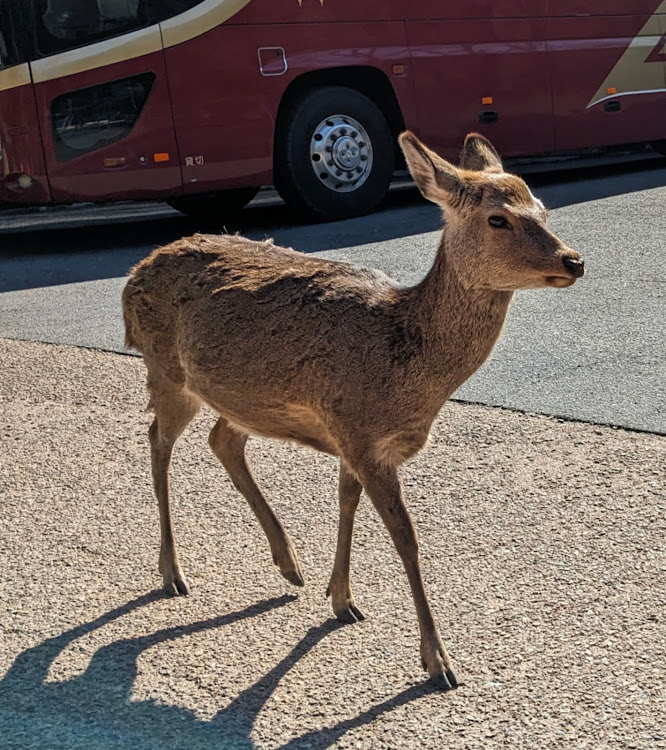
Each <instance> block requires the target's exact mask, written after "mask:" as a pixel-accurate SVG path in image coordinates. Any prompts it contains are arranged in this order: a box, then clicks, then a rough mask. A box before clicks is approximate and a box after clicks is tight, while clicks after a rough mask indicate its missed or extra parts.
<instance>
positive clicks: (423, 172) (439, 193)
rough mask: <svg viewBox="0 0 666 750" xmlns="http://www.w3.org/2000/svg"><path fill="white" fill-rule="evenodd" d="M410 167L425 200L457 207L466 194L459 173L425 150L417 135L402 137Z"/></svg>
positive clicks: (405, 133)
mask: <svg viewBox="0 0 666 750" xmlns="http://www.w3.org/2000/svg"><path fill="white" fill-rule="evenodd" d="M399 140H400V147H401V148H402V153H403V154H404V155H405V160H406V161H407V166H408V167H409V171H410V172H411V174H412V177H413V178H414V182H416V184H417V186H418V188H419V190H420V191H421V193H422V195H423V197H424V198H427V199H428V200H429V201H432V202H433V203H438V204H439V205H440V206H444V207H451V206H454V205H457V204H458V203H459V201H460V196H461V194H462V192H463V190H464V184H463V180H462V177H461V175H460V170H459V169H458V168H457V167H455V166H454V165H453V164H449V162H448V161H445V160H444V159H442V158H441V156H438V155H437V154H436V153H435V152H434V151H431V150H430V149H429V148H427V147H426V146H424V145H423V144H422V143H421V141H420V140H419V139H418V138H417V137H416V136H415V135H414V133H412V132H410V131H409V130H406V131H405V132H404V133H402V134H401V135H400V139H399Z"/></svg>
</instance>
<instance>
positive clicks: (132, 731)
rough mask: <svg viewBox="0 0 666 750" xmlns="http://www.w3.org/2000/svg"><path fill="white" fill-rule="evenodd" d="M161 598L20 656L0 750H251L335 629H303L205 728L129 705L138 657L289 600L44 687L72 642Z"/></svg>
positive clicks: (319, 734)
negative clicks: (291, 682)
mask: <svg viewBox="0 0 666 750" xmlns="http://www.w3.org/2000/svg"><path fill="white" fill-rule="evenodd" d="M161 597H162V594H160V593H151V594H146V595H144V596H141V597H139V598H137V599H134V600H132V601H130V602H128V603H127V604H124V605H123V606H121V607H118V608H116V609H114V610H111V611H110V612H107V613H105V614H103V615H101V616H100V617H98V618H97V619H95V620H93V621H91V622H88V623H84V624H82V625H79V626H77V627H74V628H72V629H71V630H68V631H66V632H64V633H62V634H61V635H59V636H56V637H55V638H49V639H47V640H45V641H43V642H42V643H40V644H39V645H38V646H35V647H34V648H30V649H27V650H26V651H24V652H22V653H21V654H20V655H19V656H18V657H17V659H16V660H15V662H14V664H13V665H12V666H11V667H10V669H9V671H8V672H7V673H6V675H5V676H4V678H3V679H2V680H1V681H0V738H2V739H0V747H2V748H14V747H15V748H17V749H18V748H21V749H22V750H24V749H25V748H33V747H34V748H47V747H48V748H49V750H58V749H59V748H63V749H64V748H67V750H78V749H79V748H81V749H83V748H85V749H86V750H112V749H114V750H116V749H118V750H120V748H123V750H124V749H125V748H132V750H148V749H151V750H153V749H157V748H159V749H160V750H162V748H167V747H169V748H183V749H185V748H187V750H203V749H204V748H206V750H218V749H220V750H221V749H222V748H229V749H231V748H233V749H234V750H253V748H255V744H254V742H253V740H252V737H251V734H252V728H253V726H254V722H255V720H256V718H257V716H258V714H259V713H260V711H261V709H262V707H263V706H264V704H265V703H266V701H267V700H268V699H269V698H270V696H271V695H272V693H273V691H274V690H275V688H276V687H277V685H278V683H279V682H280V680H281V679H282V677H284V675H285V674H287V672H289V670H290V669H291V668H292V667H293V666H294V665H295V664H296V663H297V662H298V661H299V659H300V658H301V657H303V656H304V655H305V654H307V653H308V652H309V651H310V650H311V649H312V648H314V647H315V646H316V645H317V644H318V643H319V642H320V641H321V640H322V639H323V638H325V637H326V636H327V635H328V634H330V633H331V632H333V631H334V630H336V629H337V628H339V627H342V626H341V625H340V623H338V622H337V621H335V620H327V621H325V622H324V623H323V624H321V625H318V626H313V627H311V628H310V629H309V630H308V631H307V633H306V634H305V636H304V637H303V638H302V639H301V640H300V641H299V642H298V643H297V644H296V645H295V646H294V648H293V649H292V650H291V651H290V653H289V654H287V656H285V657H284V658H283V659H282V660H281V661H279V662H278V663H277V664H275V666H273V668H272V669H270V671H268V672H267V673H266V674H265V675H263V676H262V677H261V678H260V679H258V680H257V681H256V682H255V683H254V684H253V685H251V686H250V687H249V688H247V689H246V690H243V691H242V692H241V693H239V695H238V696H237V697H236V698H234V700H233V701H232V702H231V703H230V704H228V705H227V706H226V707H225V708H223V709H222V710H221V711H219V712H218V713H217V714H216V715H215V716H214V717H213V718H212V720H210V721H202V720H201V719H199V718H198V717H197V716H196V715H195V714H194V713H193V712H192V711H190V710H188V709H185V708H180V707H177V706H172V705H165V704H161V703H157V702H155V701H153V700H142V701H135V700H130V694H131V690H132V685H133V683H134V680H135V677H136V674H137V659H138V657H139V656H140V655H141V653H142V652H143V651H145V650H146V649H148V648H150V647H151V646H155V645H156V644H158V643H162V642H164V641H168V640H174V639H177V638H179V637H180V636H182V635H188V634H192V633H198V632H202V631H205V630H209V629H213V628H220V627H223V626H225V625H229V624H231V623H234V622H237V621H239V620H243V619H246V618H251V617H254V616H256V615H259V614H262V613H265V612H268V611H270V610H272V609H275V608H277V607H282V606H285V605H286V604H288V603H289V602H290V601H293V600H294V599H295V597H293V596H282V597H279V598H275V599H267V600H265V601H261V602H258V603H256V604H253V605H252V606H250V607H247V608H246V609H243V610H240V611H238V612H231V613H228V614H225V615H220V616H219V617H214V618H211V619H208V620H202V621H199V622H194V623H190V624H187V625H183V626H182V627H172V628H165V629H163V630H159V631H157V632H155V633H152V634H150V635H144V636H139V637H136V638H128V639H121V640H118V641H115V642H113V643H111V644H109V645H107V646H103V647H101V648H100V649H99V650H98V651H97V652H96V653H95V654H94V656H93V658H92V660H91V662H90V664H89V666H88V667H87V669H86V670H85V672H83V673H82V674H80V675H78V676H76V677H74V678H72V679H69V680H67V681H65V682H47V675H48V672H49V668H50V666H51V664H52V663H53V662H54V660H55V659H56V658H57V657H58V655H59V654H60V653H61V652H62V651H63V650H64V649H65V648H67V647H68V646H69V645H70V644H72V643H73V642H74V641H75V640H76V639H78V638H80V637H82V636H84V635H86V634H88V633H90V632H92V631H94V630H97V629H98V628H100V627H102V626H104V625H106V624H108V623H110V622H112V621H113V620H115V619H117V618H118V617H121V616H122V615H125V614H128V613H130V612H132V611H133V610H136V609H138V608H139V607H142V606H145V605H147V604H149V603H150V602H153V601H155V600H157V599H159V598H161ZM433 692H435V689H434V688H433V686H432V685H431V684H430V683H427V682H423V683H419V684H416V685H413V686H411V687H409V688H407V689H406V690H403V691H402V692H400V693H398V694H396V695H394V696H392V697H391V698H389V699H387V700H386V701H384V702H382V703H379V704H377V705H375V706H372V707H371V708H369V709H367V710H365V711H363V712H361V713H359V714H358V715H357V716H355V717H353V718H350V719H346V720H343V721H340V722H338V723H336V724H333V725H331V726H327V727H322V728H321V729H318V730H315V731H310V732H307V733H305V734H303V735H301V736H300V737H296V738H294V739H292V740H290V741H289V742H287V743H286V744H285V745H283V746H282V748H281V749H280V750H287V748H288V749H289V750H299V748H310V749H311V750H321V749H323V748H326V747H330V745H332V744H333V743H334V742H335V741H336V740H337V739H339V738H340V737H341V736H342V735H344V734H345V733H346V732H347V731H348V730H350V729H352V728H355V727H359V726H362V725H363V724H367V723H368V722H370V721H372V720H373V719H375V718H377V717H378V716H380V715H381V714H384V713H386V712H388V711H391V710H393V709H394V708H397V707H399V706H402V705H405V704H406V703H409V702H410V701H413V700H415V699H417V698H419V697H422V696H425V695H428V694H430V693H433ZM322 700H326V698H325V696H322Z"/></svg>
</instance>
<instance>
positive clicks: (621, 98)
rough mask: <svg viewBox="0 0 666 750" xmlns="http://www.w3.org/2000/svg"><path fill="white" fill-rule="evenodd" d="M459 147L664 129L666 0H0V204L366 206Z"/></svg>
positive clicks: (340, 211) (595, 139)
mask: <svg viewBox="0 0 666 750" xmlns="http://www.w3.org/2000/svg"><path fill="white" fill-rule="evenodd" d="M404 128H410V129H412V130H413V131H415V132H416V133H417V134H418V135H419V136H420V137H421V138H422V139H423V140H424V141H425V142H426V143H427V144H428V145H429V146H431V147H432V148H434V149H435V150H437V151H438V152H439V153H441V154H442V155H444V156H447V157H455V154H456V152H457V150H458V148H459V146H460V144H461V142H462V139H463V136H464V135H465V134H466V133H467V132H469V131H472V130H477V131H480V132H482V133H484V134H486V135H487V136H488V137H490V138H491V139H492V141H493V143H494V144H495V145H496V146H497V148H498V149H499V151H500V152H501V153H502V154H503V155H504V156H507V157H519V156H520V157H530V156H540V157H541V156H548V155H551V154H553V155H556V154H560V153H562V152H571V151H574V152H576V151H580V150H582V149H587V148H599V147H606V146H614V145H618V144H636V143H649V142H654V141H663V139H665V138H666V0H664V1H663V2H660V3H659V2H658V0H465V2H458V1H457V0H419V1H418V2H411V3H410V2H405V1H404V0H400V1H398V0H364V1H363V2H359V0H0V203H2V204H3V205H7V204H14V205H35V204H58V203H71V202H79V201H95V202H100V201H113V200H127V199H162V200H166V201H168V202H169V203H171V204H172V205H173V206H175V207H177V208H179V209H181V210H183V211H184V212H186V213H187V212H192V213H194V212H197V211H219V212H224V211H225V210H227V209H229V208H232V207H238V206H241V205H243V204H244V203H246V202H247V201H249V200H250V199H251V198H252V196H253V195H254V194H255V193H256V191H257V189H258V187H259V186H261V185H267V184H274V185H275V186H276V187H277V189H278V191H279V192H280V194H281V195H282V197H283V198H284V199H285V201H287V203H289V204H292V205H295V206H297V207H298V208H300V209H305V210H307V211H309V212H311V213H314V214H317V215H319V216H320V217H325V218H340V217H346V216H352V215H355V214H361V213H364V212H366V211H368V210H370V209H371V208H372V207H373V206H375V205H376V204H377V203H378V201H380V200H381V198H382V196H383V195H384V193H385V192H386V190H387V188H388V185H389V183H390V180H391V178H392V175H393V173H394V170H395V169H396V168H397V166H398V165H399V159H400V155H399V153H398V152H397V149H396V134H397V133H398V132H399V131H401V130H402V129H404Z"/></svg>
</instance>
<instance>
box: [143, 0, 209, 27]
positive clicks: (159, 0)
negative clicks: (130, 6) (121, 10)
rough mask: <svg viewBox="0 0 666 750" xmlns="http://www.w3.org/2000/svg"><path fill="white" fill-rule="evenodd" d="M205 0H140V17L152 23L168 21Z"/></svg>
mask: <svg viewBox="0 0 666 750" xmlns="http://www.w3.org/2000/svg"><path fill="white" fill-rule="evenodd" d="M203 1H204V0H139V17H140V18H146V19H148V21H150V23H159V22H160V21H166V20H167V18H173V16H177V15H178V14H179V13H184V12H185V11H186V10H189V9H190V8H194V6H195V5H200V4H201V3H202V2H203Z"/></svg>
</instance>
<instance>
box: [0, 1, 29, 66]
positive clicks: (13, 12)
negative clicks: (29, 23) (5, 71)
mask: <svg viewBox="0 0 666 750" xmlns="http://www.w3.org/2000/svg"><path fill="white" fill-rule="evenodd" d="M18 13H19V11H18V9H17V8H16V3H15V2H12V0H0V69H2V68H10V67H12V65H18V64H19V63H22V62H25V61H26V56H25V54H23V48H24V47H25V45H24V44H22V42H23V41H24V39H23V37H24V29H25V24H23V23H21V19H20V18H19V17H18Z"/></svg>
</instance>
